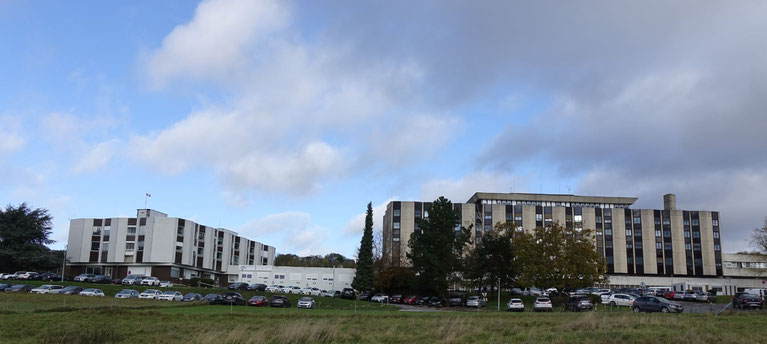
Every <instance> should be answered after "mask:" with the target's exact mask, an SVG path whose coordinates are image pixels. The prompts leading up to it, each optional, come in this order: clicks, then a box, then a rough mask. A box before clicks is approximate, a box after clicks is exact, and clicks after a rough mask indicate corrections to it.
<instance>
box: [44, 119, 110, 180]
mask: <svg viewBox="0 0 767 344" xmlns="http://www.w3.org/2000/svg"><path fill="white" fill-rule="evenodd" d="M118 123H119V120H118V119H117V117H113V116H110V115H102V116H85V115H77V114H74V113H70V112H52V113H49V114H47V115H45V116H43V117H42V118H41V119H40V121H39V123H38V126H39V134H40V136H41V137H42V139H43V141H45V142H47V143H48V144H50V147H51V148H52V150H53V151H54V152H56V153H57V155H66V156H67V158H68V159H67V160H68V161H75V163H74V164H73V166H72V171H73V172H74V173H75V174H80V173H90V172H95V171H98V170H102V169H104V168H106V167H107V166H108V165H109V163H110V162H111V160H112V157H113V156H114V155H115V153H117V152H118V151H120V150H121V149H122V142H121V141H120V139H116V138H109V137H110V136H113V135H112V131H113V129H115V128H116V127H117V126H118Z"/></svg>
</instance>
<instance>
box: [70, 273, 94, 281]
mask: <svg viewBox="0 0 767 344" xmlns="http://www.w3.org/2000/svg"><path fill="white" fill-rule="evenodd" d="M93 277H96V275H94V274H79V275H77V276H75V278H74V281H75V282H88V279H91V278H93Z"/></svg>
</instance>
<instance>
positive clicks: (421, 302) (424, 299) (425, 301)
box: [415, 296, 431, 305]
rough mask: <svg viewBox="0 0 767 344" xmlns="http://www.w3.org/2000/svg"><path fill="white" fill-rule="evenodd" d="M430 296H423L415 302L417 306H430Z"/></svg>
mask: <svg viewBox="0 0 767 344" xmlns="http://www.w3.org/2000/svg"><path fill="white" fill-rule="evenodd" d="M430 298H431V297H430V296H421V297H419V298H418V299H416V300H415V304H416V305H428V304H429V299H430Z"/></svg>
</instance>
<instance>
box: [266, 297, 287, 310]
mask: <svg viewBox="0 0 767 344" xmlns="http://www.w3.org/2000/svg"><path fill="white" fill-rule="evenodd" d="M269 306H271V307H282V308H290V300H288V298H287V297H285V296H284V295H272V300H271V301H269Z"/></svg>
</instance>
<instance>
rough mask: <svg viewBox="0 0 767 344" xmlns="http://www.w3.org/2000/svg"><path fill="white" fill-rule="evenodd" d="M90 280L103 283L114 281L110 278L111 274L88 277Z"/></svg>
mask: <svg viewBox="0 0 767 344" xmlns="http://www.w3.org/2000/svg"><path fill="white" fill-rule="evenodd" d="M88 282H90V283H102V284H110V283H112V279H111V278H109V276H105V275H96V276H93V277H91V278H89V279H88Z"/></svg>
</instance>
